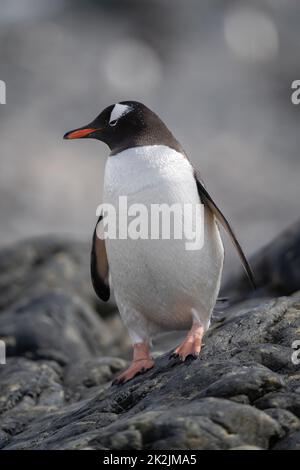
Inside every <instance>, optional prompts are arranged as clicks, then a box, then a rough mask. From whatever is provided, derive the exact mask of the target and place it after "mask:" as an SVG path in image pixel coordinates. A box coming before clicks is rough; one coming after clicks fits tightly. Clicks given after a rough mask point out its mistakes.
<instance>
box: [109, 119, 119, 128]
mask: <svg viewBox="0 0 300 470" xmlns="http://www.w3.org/2000/svg"><path fill="white" fill-rule="evenodd" d="M117 122H118V119H114V120H113V121H110V123H109V125H110V126H112V127H114V126H115V125H116V124H117Z"/></svg>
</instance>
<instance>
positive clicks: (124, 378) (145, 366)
mask: <svg viewBox="0 0 300 470" xmlns="http://www.w3.org/2000/svg"><path fill="white" fill-rule="evenodd" d="M153 366H154V361H153V359H151V358H149V359H138V360H137V361H133V362H132V363H131V365H130V366H129V367H128V369H126V370H125V371H124V372H122V374H120V375H118V377H117V378H116V379H115V380H114V381H113V382H112V385H122V384H123V383H125V382H128V381H129V380H131V379H133V378H134V377H136V376H137V375H140V374H143V373H144V372H146V371H147V370H149V369H152V367H153Z"/></svg>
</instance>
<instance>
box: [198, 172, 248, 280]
mask: <svg viewBox="0 0 300 470" xmlns="http://www.w3.org/2000/svg"><path fill="white" fill-rule="evenodd" d="M195 179H196V184H197V188H198V194H199V197H200V200H201V202H202V203H203V204H204V205H205V206H207V207H208V208H209V209H210V210H211V212H212V213H213V214H214V215H215V217H216V219H217V220H218V221H219V222H220V224H221V225H222V226H223V228H224V229H225V230H226V232H227V233H228V235H229V237H230V239H231V241H232V243H233V245H234V247H235V248H236V250H237V252H238V255H239V257H240V259H241V262H242V265H243V268H244V269H245V271H246V274H247V276H248V279H249V281H250V284H251V285H252V287H253V289H256V284H255V279H254V275H253V272H252V269H251V267H250V264H249V262H248V260H247V258H246V256H245V254H244V252H243V250H242V247H241V245H240V244H239V242H238V240H237V238H236V236H235V234H234V232H233V230H232V228H231V226H230V224H229V222H228V220H227V219H226V217H225V216H224V215H223V214H222V212H221V211H220V209H219V208H218V206H217V205H216V203H215V202H214V200H213V199H212V197H211V196H210V194H209V193H208V191H207V189H206V188H205V186H204V183H203V182H202V181H201V179H200V177H199V175H197V172H196V171H195Z"/></svg>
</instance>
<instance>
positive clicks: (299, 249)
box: [223, 220, 300, 301]
mask: <svg viewBox="0 0 300 470" xmlns="http://www.w3.org/2000/svg"><path fill="white" fill-rule="evenodd" d="M250 264H251V266H252V269H253V272H254V275H255V279H256V283H257V287H258V291H257V292H255V296H256V297H257V296H258V295H259V296H266V295H269V296H274V295H290V294H292V293H293V292H296V291H298V290H300V220H299V221H298V222H296V223H295V224H294V225H292V226H291V227H289V228H288V229H287V230H286V231H285V232H283V233H281V234H280V235H279V236H278V237H277V238H276V239H275V240H272V242H270V243H269V244H268V245H267V246H265V247H263V248H262V249H260V250H259V251H258V252H257V253H255V254H254V256H252V257H251V258H250ZM223 293H224V295H228V296H230V298H235V300H236V301H237V300H241V299H244V298H245V297H246V296H248V295H249V296H252V295H253V292H252V290H251V287H250V285H249V282H248V280H247V278H246V277H245V276H244V275H243V274H241V273H238V274H236V275H235V276H232V277H231V278H230V279H229V281H228V282H227V283H226V285H225V286H224V289H223Z"/></svg>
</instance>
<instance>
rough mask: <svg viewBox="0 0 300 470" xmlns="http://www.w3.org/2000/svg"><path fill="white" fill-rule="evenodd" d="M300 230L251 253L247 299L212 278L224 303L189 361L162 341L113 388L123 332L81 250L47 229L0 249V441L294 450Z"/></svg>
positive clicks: (122, 361) (235, 281) (236, 287)
mask: <svg viewBox="0 0 300 470" xmlns="http://www.w3.org/2000/svg"><path fill="white" fill-rule="evenodd" d="M299 233H300V226H299V224H296V225H295V226H294V227H293V228H291V229H290V230H289V231H287V232H285V233H284V234H283V235H282V236H281V237H279V238H278V239H277V240H275V241H274V242H273V243H271V244H270V246H269V247H266V248H265V249H264V250H262V251H261V252H260V253H258V254H257V255H255V256H254V258H253V260H252V262H253V265H254V270H255V271H256V276H257V277H258V284H259V289H258V291H257V293H256V294H255V295H253V293H251V292H250V291H249V290H248V288H247V286H246V284H245V283H244V280H243V278H242V277H240V278H239V277H234V278H232V279H231V280H230V282H229V283H228V284H227V286H225V290H224V292H223V293H224V294H225V295H226V294H227V295H228V294H229V296H230V298H231V305H230V306H229V307H228V308H226V309H225V310H224V311H222V310H221V311H218V312H217V313H216V314H215V316H214V321H213V324H212V327H211V329H210V331H209V332H208V334H207V335H206V337H205V346H204V348H203V351H202V354H201V357H200V359H199V360H197V361H194V362H192V363H189V364H179V363H178V362H177V361H176V360H174V359H172V360H170V359H169V354H168V351H166V347H165V352H163V353H162V345H168V347H171V344H172V340H174V338H168V339H167V340H165V341H162V342H161V345H160V343H158V346H157V348H158V351H157V353H156V355H157V360H156V367H155V368H154V369H153V370H151V371H149V372H148V373H146V374H144V375H142V376H139V377H137V378H135V379H134V380H132V381H131V382H129V383H128V384H125V385H123V386H111V380H112V379H113V378H114V376H115V374H116V373H118V372H119V371H120V370H122V369H123V368H124V367H125V366H126V364H127V361H128V359H129V357H130V344H129V339H128V337H127V333H126V331H125V329H124V327H123V325H122V323H121V321H120V319H119V316H118V313H117V312H116V308H115V305H114V304H113V302H112V303H109V304H108V305H107V304H104V303H101V302H100V301H98V300H97V298H96V297H95V295H94V293H93V291H92V288H91V285H90V280H89V272H88V270H89V264H88V263H89V246H88V245H86V244H84V243H80V242H74V241H71V240H67V239H66V240H63V239H60V238H55V237H52V238H51V237H46V238H39V239H31V240H27V241H24V242H20V243H18V244H16V245H13V246H11V247H9V248H5V249H2V251H0V339H2V340H4V341H5V344H6V354H7V359H6V364H5V365H4V364H3V365H0V416H1V418H0V448H1V449H6V450H8V449H240V448H242V449H245V448H252V449H299V450H300V365H298V364H297V363H296V362H297V361H295V358H296V359H297V354H294V360H292V358H293V356H292V355H293V353H295V349H293V343H294V341H297V340H300V293H299V292H298V293H297V291H298V290H299V289H300V238H299ZM299 360H300V352H299ZM299 362H300V361H299Z"/></svg>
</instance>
